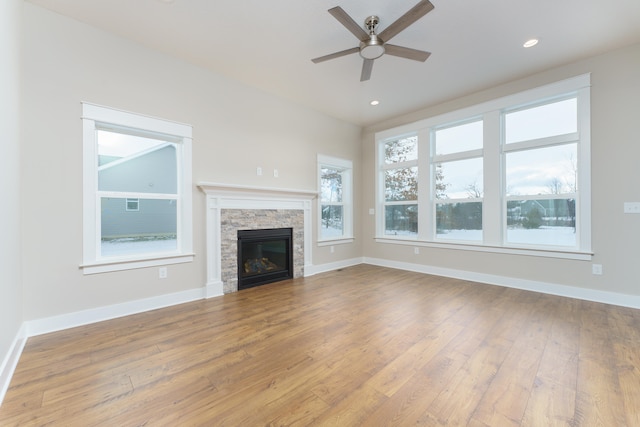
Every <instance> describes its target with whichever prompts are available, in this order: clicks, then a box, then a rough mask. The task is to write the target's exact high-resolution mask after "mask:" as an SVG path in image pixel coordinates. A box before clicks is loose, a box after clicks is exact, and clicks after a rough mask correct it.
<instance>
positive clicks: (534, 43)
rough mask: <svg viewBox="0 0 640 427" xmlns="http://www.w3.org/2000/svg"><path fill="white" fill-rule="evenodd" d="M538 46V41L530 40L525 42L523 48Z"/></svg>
mask: <svg viewBox="0 0 640 427" xmlns="http://www.w3.org/2000/svg"><path fill="white" fill-rule="evenodd" d="M537 44H538V39H530V40H527V41H526V42H524V44H523V45H522V47H533V46H535V45H537Z"/></svg>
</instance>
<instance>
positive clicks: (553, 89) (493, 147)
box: [375, 73, 593, 260]
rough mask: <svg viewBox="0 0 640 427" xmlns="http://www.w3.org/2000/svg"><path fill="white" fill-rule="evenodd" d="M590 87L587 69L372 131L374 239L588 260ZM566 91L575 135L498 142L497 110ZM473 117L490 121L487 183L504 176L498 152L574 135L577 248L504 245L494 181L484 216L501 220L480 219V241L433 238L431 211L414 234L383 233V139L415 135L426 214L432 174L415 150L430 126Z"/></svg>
mask: <svg viewBox="0 0 640 427" xmlns="http://www.w3.org/2000/svg"><path fill="white" fill-rule="evenodd" d="M590 86H591V75H590V74H589V73H587V74H583V75H579V76H576V77H572V78H569V79H566V80H562V81H559V82H555V83H551V84H548V85H545V86H541V87H538V88H534V89H530V90H527V91H524V92H520V93H516V94H513V95H509V96H505V97H502V98H498V99H495V100H491V101H487V102H484V103H481V104H478V105H474V106H470V107H467V108H463V109H460V110H456V111H452V112H449V113H445V114H442V115H438V116H434V117H431V118H427V119H424V120H420V121H417V122H414V123H410V124H406V125H403V126H399V127H396V128H392V129H387V130H384V131H381V132H378V133H376V135H375V139H376V207H377V208H376V213H377V215H376V238H375V241H376V242H378V243H394V244H405V245H406V244H410V245H416V246H425V247H437V248H447V249H455V250H472V251H480V252H494V253H508V254H521V255H531V256H542V257H552V258H565V259H579V260H590V259H591V256H592V255H593V252H592V250H591V169H590V168H591V124H590V105H591V99H590ZM571 92H575V93H576V94H577V96H578V97H579V99H580V102H579V103H578V117H579V118H580V120H579V122H578V126H579V127H578V132H577V134H576V135H569V136H567V135H565V136H562V137H551V138H550V139H551V140H553V138H557V141H550V140H548V139H546V138H543V139H541V140H536V141H527V142H525V143H512V144H505V145H504V146H502V145H501V143H500V141H501V140H500V133H501V132H502V129H501V127H500V126H499V123H500V120H497V118H499V116H500V114H501V113H502V112H503V111H506V110H508V111H513V110H515V109H518V108H520V107H524V106H526V105H530V104H532V103H543V102H544V101H545V100H553V99H561V97H562V96H563V95H564V94H568V93H571ZM478 116H483V117H488V118H492V120H489V121H485V126H484V135H485V138H484V139H485V145H484V147H483V151H484V153H483V154H484V157H483V158H484V168H483V169H484V173H485V181H487V180H488V179H487V175H486V174H495V176H494V177H490V178H489V180H490V181H491V182H502V180H503V179H504V177H503V176H502V175H503V173H504V168H503V165H502V155H501V153H502V152H508V151H512V150H518V149H525V148H531V147H535V146H538V145H545V146H546V145H547V144H549V143H557V144H562V143H565V142H567V139H571V138H576V139H578V138H579V140H580V143H579V148H578V149H579V156H578V162H579V164H578V170H579V171H580V173H579V177H578V179H579V182H578V188H579V189H580V190H579V191H580V197H579V198H578V204H577V206H576V210H577V212H579V214H577V215H576V220H577V221H579V223H578V224H577V226H578V230H579V231H580V234H579V236H577V245H578V248H579V249H578V250H573V249H572V248H563V247H548V248H547V247H541V246H536V247H526V246H523V245H512V244H509V245H507V244H505V243H503V242H504V238H503V237H504V236H503V228H504V226H503V224H502V221H506V219H505V218H504V214H503V212H502V211H501V210H499V208H498V207H506V199H505V198H504V197H503V196H502V194H501V190H500V189H499V188H497V187H498V186H491V188H489V187H487V186H484V203H483V218H489V217H493V218H500V219H501V221H490V222H488V223H483V236H485V237H484V241H483V242H482V243H475V242H442V241H439V240H436V239H435V236H434V233H435V224H434V223H433V221H434V215H432V214H430V215H427V216H426V217H425V215H424V214H419V217H420V218H422V222H421V223H419V227H418V237H417V238H406V237H403V238H397V237H394V236H389V235H385V234H384V205H385V203H384V194H383V188H382V182H383V176H382V174H383V169H384V166H383V162H382V160H383V156H384V153H383V152H381V150H382V148H381V146H382V145H383V144H384V142H385V141H388V140H392V139H398V138H402V137H404V136H407V135H415V134H418V144H419V147H418V165H419V166H418V168H419V169H418V170H419V172H418V174H419V175H418V176H419V177H420V180H421V181H420V185H419V187H418V201H419V212H421V211H422V209H423V208H426V209H428V210H429V212H430V213H431V207H432V206H433V205H434V204H433V203H432V200H430V197H431V196H430V194H431V193H430V188H431V182H430V178H427V177H430V176H431V173H429V171H431V169H430V162H429V159H430V157H431V156H424V155H420V153H421V152H422V153H424V152H425V150H426V152H430V151H429V149H428V147H429V141H430V132H431V129H433V128H437V127H438V126H442V125H445V124H448V123H454V122H457V121H459V122H464V121H468V120H470V119H471V118H473V117H478ZM486 141H491V143H487V142H486ZM467 154H468V153H467ZM453 157H455V156H453ZM447 159H448V156H447ZM424 187H427V188H424ZM493 187H495V188H493ZM503 205H504V206H503ZM502 210H504V209H502ZM578 210H579V211H578ZM483 222H484V221H483Z"/></svg>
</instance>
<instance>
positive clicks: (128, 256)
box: [83, 103, 193, 274]
mask: <svg viewBox="0 0 640 427" xmlns="http://www.w3.org/2000/svg"><path fill="white" fill-rule="evenodd" d="M83 129H84V130H83V140H84V142H83V144H84V248H83V253H84V261H83V270H84V273H85V274H91V273H99V272H104V271H115V270H123V269H130V268H139V267H145V266H153V265H162V264H169V263H176V262H188V261H191V260H192V258H193V254H192V231H191V224H190V221H191V127H190V126H188V125H182V124H177V123H173V122H168V121H165V120H160V119H154V118H150V117H146V116H140V115H137V114H133V113H127V112H123V111H118V110H114V109H110V108H106V107H99V106H96V105H92V104H87V103H83Z"/></svg>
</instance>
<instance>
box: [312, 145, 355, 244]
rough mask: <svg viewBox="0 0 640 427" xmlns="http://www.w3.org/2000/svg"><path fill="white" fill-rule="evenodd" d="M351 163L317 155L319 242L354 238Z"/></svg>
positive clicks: (334, 241)
mask: <svg viewBox="0 0 640 427" xmlns="http://www.w3.org/2000/svg"><path fill="white" fill-rule="evenodd" d="M352 174H353V164H352V162H351V161H350V160H345V159H339V158H336V157H330V156H324V155H318V187H319V203H318V208H319V215H318V218H319V219H320V221H319V227H318V241H319V242H331V243H336V242H339V241H341V240H342V241H345V242H348V241H351V240H352V239H353V192H352V187H353V178H352Z"/></svg>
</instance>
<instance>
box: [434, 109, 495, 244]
mask: <svg viewBox="0 0 640 427" xmlns="http://www.w3.org/2000/svg"><path fill="white" fill-rule="evenodd" d="M432 139H433V141H434V146H435V155H433V156H432V157H431V159H432V160H431V164H432V167H431V168H432V170H433V173H434V176H433V180H432V182H433V185H434V188H433V194H434V196H435V200H436V203H435V209H436V213H435V221H436V239H444V240H462V241H464V240H472V241H482V195H483V185H484V180H483V174H482V168H483V162H482V145H483V144H482V141H483V122H482V120H475V121H473V122H470V123H464V124H456V125H453V126H449V127H442V128H436V129H435V131H434V132H433V135H432Z"/></svg>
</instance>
